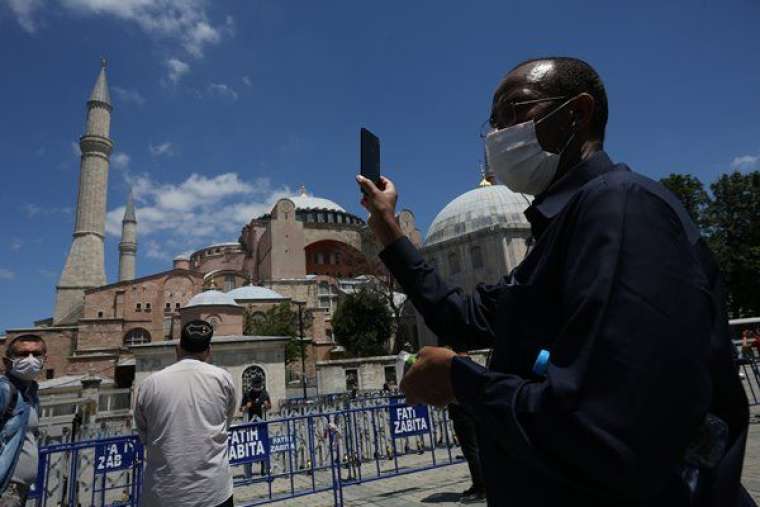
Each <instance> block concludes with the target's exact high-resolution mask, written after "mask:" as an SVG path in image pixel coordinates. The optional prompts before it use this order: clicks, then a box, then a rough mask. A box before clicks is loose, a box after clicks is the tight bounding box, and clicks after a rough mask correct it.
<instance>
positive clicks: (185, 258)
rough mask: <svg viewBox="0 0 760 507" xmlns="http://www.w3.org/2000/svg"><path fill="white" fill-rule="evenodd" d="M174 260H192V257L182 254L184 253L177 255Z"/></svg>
mask: <svg viewBox="0 0 760 507" xmlns="http://www.w3.org/2000/svg"><path fill="white" fill-rule="evenodd" d="M174 260H175V261H189V260H190V257H188V256H187V255H185V254H182V255H178V256H176V257H175V258H174Z"/></svg>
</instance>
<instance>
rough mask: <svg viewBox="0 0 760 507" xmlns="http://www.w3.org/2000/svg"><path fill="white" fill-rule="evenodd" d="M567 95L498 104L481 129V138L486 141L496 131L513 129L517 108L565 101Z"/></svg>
mask: <svg viewBox="0 0 760 507" xmlns="http://www.w3.org/2000/svg"><path fill="white" fill-rule="evenodd" d="M566 98H567V95H562V96H557V97H544V98H542V99H533V100H521V101H517V102H516V101H514V100H513V101H511V102H507V103H506V104H499V103H497V104H496V105H495V106H494V107H493V108H492V110H491V116H489V117H488V119H487V120H486V121H484V122H483V125H481V127H480V137H481V138H482V139H485V138H486V136H488V134H490V133H491V132H493V131H495V130H501V129H505V128H507V127H511V126H512V125H514V124H516V123H517V106H528V105H532V104H540V103H541V102H552V101H556V100H565V99H566ZM495 111H499V112H500V114H499V115H498V116H497V115H495Z"/></svg>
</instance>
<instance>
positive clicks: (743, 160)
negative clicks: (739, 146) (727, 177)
mask: <svg viewBox="0 0 760 507" xmlns="http://www.w3.org/2000/svg"><path fill="white" fill-rule="evenodd" d="M731 168H732V169H737V170H740V171H754V170H755V169H760V155H743V156H741V157H736V158H735V159H734V160H733V162H731Z"/></svg>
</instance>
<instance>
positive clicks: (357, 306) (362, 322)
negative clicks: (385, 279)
mask: <svg viewBox="0 0 760 507" xmlns="http://www.w3.org/2000/svg"><path fill="white" fill-rule="evenodd" d="M332 329H333V335H334V336H335V340H336V341H337V342H338V343H339V344H340V345H342V346H343V347H344V348H345V349H346V351H347V352H348V353H349V354H351V355H353V356H356V357H368V356H378V355H383V354H386V349H385V346H386V343H387V342H388V339H389V338H390V336H391V333H392V332H393V321H392V315H391V312H390V310H389V309H388V305H387V303H386V301H385V299H384V298H383V297H382V296H381V295H379V294H378V293H376V292H374V291H372V290H370V289H368V288H366V287H364V288H361V289H359V291H357V292H356V293H354V294H349V295H347V296H345V297H344V298H343V299H342V300H341V302H340V303H339V304H338V308H337V309H336V310H335V313H334V314H333V317H332Z"/></svg>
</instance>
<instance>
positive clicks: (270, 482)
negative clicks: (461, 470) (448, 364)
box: [27, 398, 457, 507]
mask: <svg viewBox="0 0 760 507" xmlns="http://www.w3.org/2000/svg"><path fill="white" fill-rule="evenodd" d="M456 444H457V442H456V437H455V436H454V434H453V431H452V429H451V423H450V421H449V420H448V415H447V412H446V411H445V410H440V409H435V408H432V407H427V406H422V405H419V406H409V405H406V404H405V403H403V400H402V399H396V398H390V399H381V400H377V401H376V403H375V404H374V405H373V406H369V407H359V408H349V407H347V408H346V409H344V410H336V411H332V412H319V413H311V414H304V415H299V416H293V417H288V418H281V419H273V420H268V421H256V422H249V423H245V424H240V425H236V426H232V427H231V428H230V430H229V433H228V448H229V456H230V464H231V465H232V470H233V480H234V486H235V489H234V496H235V504H236V505H239V506H240V505H245V506H256V505H262V504H267V503H271V502H278V501H282V500H288V499H292V498H296V497H300V496H305V495H312V494H316V493H323V494H325V495H327V496H331V497H332V503H333V504H334V505H336V506H340V505H343V488H344V487H348V486H352V485H356V484H361V483H365V482H369V481H375V480H379V479H383V478H386V477H392V476H396V475H400V474H407V473H412V472H417V471H421V470H427V469H430V468H435V467H441V466H446V465H450V464H454V463H456V462H457V460H456V458H455V454H454V453H453V452H452V447H454V446H455V445H456ZM143 464H144V450H143V447H142V444H141V443H140V441H139V439H138V438H137V436H136V435H129V436H124V437H118V438H109V439H101V440H89V441H80V442H75V443H66V444H59V445H53V446H48V447H42V448H40V465H39V473H38V478H37V484H35V487H34V488H33V490H32V491H31V493H30V497H29V500H28V503H27V505H28V506H38V507H41V506H45V507H47V506H57V505H67V506H79V505H86V506H93V507H94V506H97V507H106V506H114V507H116V506H137V505H138V503H139V497H140V492H141V488H142V474H143Z"/></svg>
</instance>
